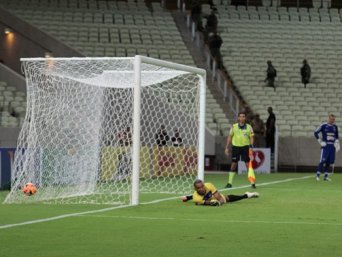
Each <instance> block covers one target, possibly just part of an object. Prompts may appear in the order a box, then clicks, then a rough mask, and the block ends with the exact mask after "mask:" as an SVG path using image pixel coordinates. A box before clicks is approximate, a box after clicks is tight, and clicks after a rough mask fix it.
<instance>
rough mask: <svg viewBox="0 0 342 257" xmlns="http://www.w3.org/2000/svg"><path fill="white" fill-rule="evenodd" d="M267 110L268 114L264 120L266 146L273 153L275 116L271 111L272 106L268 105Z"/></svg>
mask: <svg viewBox="0 0 342 257" xmlns="http://www.w3.org/2000/svg"><path fill="white" fill-rule="evenodd" d="M267 112H268V114H269V116H268V118H267V121H266V147H267V148H271V153H274V141H275V140H274V136H275V132H276V126H275V122H276V116H275V114H274V113H273V108H272V107H268V109H267Z"/></svg>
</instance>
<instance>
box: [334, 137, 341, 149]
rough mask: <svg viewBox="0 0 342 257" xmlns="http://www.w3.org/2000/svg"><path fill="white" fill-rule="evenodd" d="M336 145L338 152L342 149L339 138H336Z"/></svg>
mask: <svg viewBox="0 0 342 257" xmlns="http://www.w3.org/2000/svg"><path fill="white" fill-rule="evenodd" d="M334 146H335V151H336V152H338V151H340V141H339V140H338V139H336V140H335V142H334Z"/></svg>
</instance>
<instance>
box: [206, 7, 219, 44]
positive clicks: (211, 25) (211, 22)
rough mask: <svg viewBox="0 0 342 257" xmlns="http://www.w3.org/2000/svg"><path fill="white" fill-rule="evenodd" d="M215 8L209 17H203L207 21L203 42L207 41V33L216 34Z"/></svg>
mask: <svg viewBox="0 0 342 257" xmlns="http://www.w3.org/2000/svg"><path fill="white" fill-rule="evenodd" d="M216 12H217V10H216V8H214V9H213V10H212V11H211V13H210V14H209V15H205V16H204V18H205V19H207V22H206V24H205V29H204V42H207V41H208V36H209V33H215V32H217V24H218V19H217V17H216Z"/></svg>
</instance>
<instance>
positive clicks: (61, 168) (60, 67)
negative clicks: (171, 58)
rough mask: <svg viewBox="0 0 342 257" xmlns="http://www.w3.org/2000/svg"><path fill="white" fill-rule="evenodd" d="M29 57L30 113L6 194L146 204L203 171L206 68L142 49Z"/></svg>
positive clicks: (12, 199) (21, 198)
mask: <svg viewBox="0 0 342 257" xmlns="http://www.w3.org/2000/svg"><path fill="white" fill-rule="evenodd" d="M22 65H23V70H24V72H25V76H26V83H27V112H26V117H25V121H24V123H23V126H22V130H21V133H20V135H19V139H18V145H17V150H16V154H15V158H14V164H13V168H12V183H11V192H10V193H9V194H8V196H7V197H6V199H5V202H6V203H25V202H47V203H72V204H74V203H82V204H83V203H84V204H114V205H115V204H118V205H122V204H138V203H139V200H141V199H142V200H143V201H149V200H154V199H156V197H157V198H160V197H161V194H170V195H172V194H177V195H179V194H183V193H186V192H187V193H188V192H191V190H192V185H193V181H194V179H195V178H196V177H199V178H203V163H204V162H203V158H204V143H203V142H204V141H203V140H204V111H205V109H204V104H205V103H204V101H205V72H204V71H203V70H201V69H197V68H193V67H189V66H184V65H179V64H174V63H170V62H165V61H161V60H156V59H152V58H148V57H143V56H136V57H134V58H49V59H45V58H34V59H27V58H26V59H22ZM28 182H31V183H34V184H35V185H36V187H37V189H38V190H37V193H36V194H35V195H33V196H26V195H24V194H23V193H22V190H21V189H22V187H23V186H24V185H25V184H26V183H28Z"/></svg>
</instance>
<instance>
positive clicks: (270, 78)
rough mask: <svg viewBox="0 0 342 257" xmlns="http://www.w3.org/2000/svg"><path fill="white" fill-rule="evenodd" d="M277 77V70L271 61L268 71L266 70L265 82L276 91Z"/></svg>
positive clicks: (268, 62)
mask: <svg viewBox="0 0 342 257" xmlns="http://www.w3.org/2000/svg"><path fill="white" fill-rule="evenodd" d="M276 77H277V70H276V69H275V68H274V66H273V65H272V62H271V61H267V70H266V78H265V82H267V86H269V87H273V88H274V90H275V84H274V82H275V79H276Z"/></svg>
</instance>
